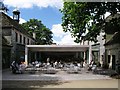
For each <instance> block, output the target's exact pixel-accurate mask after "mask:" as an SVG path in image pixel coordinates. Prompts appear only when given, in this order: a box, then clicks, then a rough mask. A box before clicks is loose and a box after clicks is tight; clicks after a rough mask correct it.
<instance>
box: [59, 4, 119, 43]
mask: <svg viewBox="0 0 120 90" xmlns="http://www.w3.org/2000/svg"><path fill="white" fill-rule="evenodd" d="M60 11H61V13H62V14H63V17H62V26H63V29H64V31H65V32H67V31H70V32H71V35H72V36H73V37H75V38H76V40H75V42H77V43H79V42H80V41H82V40H84V41H85V40H89V41H95V42H97V39H96V37H97V35H99V33H100V31H101V29H103V28H105V27H106V26H105V13H106V12H110V13H111V15H113V14H116V13H117V12H119V11H120V3H119V2H64V7H63V9H61V10H60ZM118 21H119V20H118ZM118 21H114V22H113V23H114V24H115V26H116V24H117V23H119V22H118ZM116 22H117V23H116ZM109 23H111V22H109ZM112 25H113V24H112ZM117 25H120V23H119V24H117ZM86 31H88V33H87V34H86V35H85V36H83V34H85V33H86Z"/></svg>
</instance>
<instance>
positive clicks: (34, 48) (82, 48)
mask: <svg viewBox="0 0 120 90" xmlns="http://www.w3.org/2000/svg"><path fill="white" fill-rule="evenodd" d="M26 47H27V48H29V49H30V50H32V51H46V52H49V51H53V52H68V51H69V52H74V51H78V52H79V51H86V50H88V49H89V45H26Z"/></svg>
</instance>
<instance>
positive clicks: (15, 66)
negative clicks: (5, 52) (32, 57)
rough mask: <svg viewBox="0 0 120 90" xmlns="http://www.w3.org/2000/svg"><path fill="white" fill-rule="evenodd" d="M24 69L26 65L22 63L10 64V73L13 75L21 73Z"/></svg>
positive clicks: (14, 62)
mask: <svg viewBox="0 0 120 90" xmlns="http://www.w3.org/2000/svg"><path fill="white" fill-rule="evenodd" d="M25 68H26V64H25V63H24V62H20V63H18V62H17V61H13V62H12V63H11V69H12V73H14V74H17V73H23V72H24V70H25Z"/></svg>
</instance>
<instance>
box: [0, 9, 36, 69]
mask: <svg viewBox="0 0 120 90" xmlns="http://www.w3.org/2000/svg"><path fill="white" fill-rule="evenodd" d="M0 16H1V17H2V18H1V19H2V37H3V40H6V42H8V43H9V45H8V44H3V45H2V46H3V47H2V48H3V51H2V52H3V53H2V56H3V57H2V61H3V62H2V63H4V64H3V65H6V66H4V67H5V68H8V67H9V66H10V63H11V62H12V61H13V60H16V61H18V62H20V61H21V60H24V59H25V57H24V54H25V45H31V44H32V45H33V44H35V39H34V38H33V37H31V36H30V35H29V34H28V33H27V32H26V31H25V30H24V29H23V28H22V27H21V25H20V24H19V18H20V12H19V10H17V9H15V10H14V11H13V19H12V18H10V17H9V16H8V15H7V14H5V13H4V12H0ZM6 46H7V47H6Z"/></svg>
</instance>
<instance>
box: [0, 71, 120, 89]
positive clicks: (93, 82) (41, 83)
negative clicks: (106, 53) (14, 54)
mask: <svg viewBox="0 0 120 90" xmlns="http://www.w3.org/2000/svg"><path fill="white" fill-rule="evenodd" d="M2 79H3V87H4V88H41V87H42V88H61V87H62V88H93V87H94V88H101V87H103V88H117V87H118V80H116V79H112V78H110V77H109V76H106V75H98V74H93V73H92V72H86V71H85V70H81V71H80V72H79V73H78V74H68V73H66V72H65V71H61V70H58V72H57V73H56V74H43V73H40V72H36V73H35V74H30V73H25V74H12V73H11V71H9V70H7V71H4V72H3V75H2Z"/></svg>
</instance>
